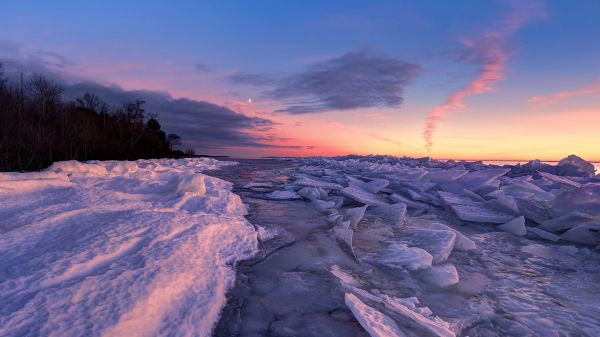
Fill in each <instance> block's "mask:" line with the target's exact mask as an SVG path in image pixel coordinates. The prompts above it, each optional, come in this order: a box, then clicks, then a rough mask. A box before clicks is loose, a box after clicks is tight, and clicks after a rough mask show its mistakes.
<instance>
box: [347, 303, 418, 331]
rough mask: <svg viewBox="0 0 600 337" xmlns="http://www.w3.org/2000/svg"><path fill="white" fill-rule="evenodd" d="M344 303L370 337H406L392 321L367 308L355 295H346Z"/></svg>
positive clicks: (369, 307)
mask: <svg viewBox="0 0 600 337" xmlns="http://www.w3.org/2000/svg"><path fill="white" fill-rule="evenodd" d="M345 302H346V305H347V306H348V308H350V311H352V313H353V314H354V317H356V320H357V321H358V323H360V325H361V326H362V327H363V328H364V329H365V330H366V331H367V332H368V333H369V335H370V336H371V337H406V336H407V335H406V334H405V333H404V332H403V331H402V330H400V328H399V327H398V325H397V324H396V322H394V320H393V319H391V318H390V317H388V316H387V315H385V314H383V313H382V312H380V311H378V310H376V309H375V308H373V307H371V306H368V305H367V304H365V303H364V302H363V301H361V300H360V299H359V298H358V297H357V296H356V295H354V294H352V293H346V295H345Z"/></svg>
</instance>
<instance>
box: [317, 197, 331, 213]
mask: <svg viewBox="0 0 600 337" xmlns="http://www.w3.org/2000/svg"><path fill="white" fill-rule="evenodd" d="M311 204H312V205H313V207H314V208H315V209H316V210H317V211H319V212H325V211H327V210H328V209H330V208H333V207H334V206H335V201H325V200H319V199H315V200H313V201H312V202H311Z"/></svg>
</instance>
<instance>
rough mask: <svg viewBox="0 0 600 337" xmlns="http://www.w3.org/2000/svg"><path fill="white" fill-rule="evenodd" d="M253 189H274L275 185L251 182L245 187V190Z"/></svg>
mask: <svg viewBox="0 0 600 337" xmlns="http://www.w3.org/2000/svg"><path fill="white" fill-rule="evenodd" d="M253 187H260V188H272V187H273V183H271V182H254V181H253V182H249V183H247V184H246V185H244V188H253Z"/></svg>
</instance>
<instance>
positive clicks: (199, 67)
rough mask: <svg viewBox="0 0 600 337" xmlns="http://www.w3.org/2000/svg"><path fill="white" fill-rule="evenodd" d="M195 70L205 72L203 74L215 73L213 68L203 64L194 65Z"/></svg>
mask: <svg viewBox="0 0 600 337" xmlns="http://www.w3.org/2000/svg"><path fill="white" fill-rule="evenodd" d="M194 68H196V70H198V71H200V72H203V73H209V72H211V71H213V69H212V67H211V66H208V65H206V64H203V63H196V64H194Z"/></svg>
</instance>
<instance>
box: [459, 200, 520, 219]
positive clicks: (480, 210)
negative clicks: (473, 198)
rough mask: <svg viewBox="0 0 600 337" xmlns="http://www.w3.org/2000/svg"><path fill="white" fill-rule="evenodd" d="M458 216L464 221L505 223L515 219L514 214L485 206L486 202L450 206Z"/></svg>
mask: <svg viewBox="0 0 600 337" xmlns="http://www.w3.org/2000/svg"><path fill="white" fill-rule="evenodd" d="M450 208H452V210H453V211H454V213H456V216H458V218H459V219H461V220H464V221H472V222H489V223H498V224H501V223H505V222H507V221H510V220H512V219H513V215H510V214H506V213H504V212H500V211H497V210H495V209H492V208H489V207H487V206H485V204H484V203H473V204H469V205H452V206H450Z"/></svg>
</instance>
